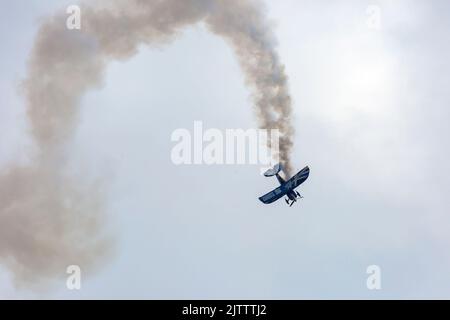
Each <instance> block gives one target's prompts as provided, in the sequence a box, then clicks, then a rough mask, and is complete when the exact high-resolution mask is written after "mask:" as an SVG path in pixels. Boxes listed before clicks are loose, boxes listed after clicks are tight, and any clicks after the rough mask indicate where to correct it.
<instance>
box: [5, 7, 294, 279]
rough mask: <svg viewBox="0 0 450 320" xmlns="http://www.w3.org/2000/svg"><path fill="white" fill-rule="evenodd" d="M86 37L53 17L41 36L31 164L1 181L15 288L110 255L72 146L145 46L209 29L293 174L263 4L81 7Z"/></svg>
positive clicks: (95, 192) (29, 98) (95, 190)
mask: <svg viewBox="0 0 450 320" xmlns="http://www.w3.org/2000/svg"><path fill="white" fill-rule="evenodd" d="M81 9H82V10H81V12H82V19H81V21H82V27H81V30H68V29H67V28H66V19H67V15H66V14H65V13H61V14H56V15H55V16H53V17H50V18H48V19H47V20H46V21H45V22H44V23H43V25H42V26H41V27H40V29H39V32H38V34H37V38H36V40H35V44H34V47H33V50H32V53H31V57H30V60H29V67H28V76H27V78H26V80H25V81H24V91H25V96H26V102H27V114H28V118H29V122H30V131H31V134H32V137H33V139H34V140H35V143H36V146H37V147H38V154H37V155H36V156H35V158H34V161H33V165H31V166H26V167H13V168H8V169H7V170H6V171H5V172H4V173H3V174H2V175H0V261H1V262H2V263H3V264H4V265H6V266H8V267H9V269H10V270H12V271H13V274H14V275H15V278H16V280H18V281H19V282H20V281H27V282H40V281H41V280H45V279H50V278H53V277H56V276H58V275H61V274H64V272H65V270H66V267H67V266H68V265H70V264H77V265H80V266H81V267H82V268H83V269H84V270H85V269H86V268H87V269H88V270H89V268H92V267H95V266H96V263H97V262H98V261H101V259H102V257H104V256H106V255H107V253H108V252H109V250H110V248H111V243H110V239H109V238H108V237H107V236H106V235H105V234H104V232H102V230H104V228H102V225H103V224H104V220H103V217H104V214H103V212H102V194H101V192H100V191H99V190H101V189H100V188H99V187H98V186H97V185H90V184H88V183H87V182H86V181H82V180H81V179H76V178H74V177H70V176H69V175H68V174H67V173H66V171H67V170H66V166H65V163H66V159H65V157H66V150H65V147H66V146H67V142H68V140H69V139H70V138H71V137H72V136H73V133H74V130H75V129H76V126H77V117H78V109H79V103H80V99H81V97H82V96H83V94H85V93H86V92H87V91H88V90H91V89H95V88H97V87H99V86H100V85H101V84H102V78H103V72H104V69H105V67H106V66H107V64H108V62H109V61H111V60H114V59H127V58H129V57H131V56H133V55H134V54H135V53H137V51H138V48H139V46H140V45H142V44H146V45H151V46H160V45H162V44H167V43H168V42H170V41H171V40H173V39H174V38H176V36H177V34H179V32H180V31H181V30H182V29H183V28H184V27H186V26H188V25H192V24H194V23H198V22H203V23H204V24H205V25H206V27H207V28H208V29H209V30H211V32H213V33H214V34H217V35H219V36H221V37H223V38H224V39H225V40H226V41H227V42H228V43H229V44H230V45H231V46H232V47H233V49H234V51H235V53H236V56H237V58H238V60H239V63H240V65H241V67H242V70H243V72H244V74H245V79H246V83H247V85H248V86H249V87H250V88H251V92H252V97H253V100H254V105H255V113H256V116H257V119H258V124H259V127H260V128H264V129H274V128H277V129H279V130H280V132H281V135H282V137H281V141H280V159H281V161H282V162H283V163H284V166H285V171H286V173H287V174H290V172H291V164H290V151H291V148H292V144H293V143H292V138H293V128H292V126H291V119H290V117H291V101H290V97H289V92H288V88H287V77H286V75H285V72H284V67H283V65H282V64H281V63H280V60H279V57H278V55H277V52H276V50H275V41H274V36H273V34H272V32H271V26H270V23H269V22H268V20H267V18H266V16H265V13H264V10H263V8H261V4H260V3H258V2H255V1H252V0H245V1H243V0H116V1H98V2H96V3H95V4H92V3H90V4H89V5H81Z"/></svg>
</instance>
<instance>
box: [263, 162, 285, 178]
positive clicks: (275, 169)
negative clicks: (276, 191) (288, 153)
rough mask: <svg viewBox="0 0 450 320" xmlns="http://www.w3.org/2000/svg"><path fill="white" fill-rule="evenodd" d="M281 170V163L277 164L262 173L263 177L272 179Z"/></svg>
mask: <svg viewBox="0 0 450 320" xmlns="http://www.w3.org/2000/svg"><path fill="white" fill-rule="evenodd" d="M281 170H283V167H282V166H281V163H278V164H276V165H274V167H273V168H270V169H269V170H267V171H266V172H264V176H265V177H273V176H274V175H276V174H277V173H279V172H280V171H281Z"/></svg>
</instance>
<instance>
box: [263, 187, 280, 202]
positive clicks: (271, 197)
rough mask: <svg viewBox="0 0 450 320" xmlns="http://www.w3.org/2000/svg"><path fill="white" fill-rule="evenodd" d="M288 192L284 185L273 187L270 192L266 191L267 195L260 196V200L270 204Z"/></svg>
mask: <svg viewBox="0 0 450 320" xmlns="http://www.w3.org/2000/svg"><path fill="white" fill-rule="evenodd" d="M286 193H287V190H286V188H284V186H279V187H278V188H276V189H273V190H272V191H270V192H269V193H266V194H265V195H263V196H262V197H260V198H259V200H261V202H263V203H265V204H269V203H272V202H274V201H277V200H278V199H280V198H281V197H282V196H284V195H285V194H286Z"/></svg>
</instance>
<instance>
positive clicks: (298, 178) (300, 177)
mask: <svg viewBox="0 0 450 320" xmlns="http://www.w3.org/2000/svg"><path fill="white" fill-rule="evenodd" d="M308 177H309V167H304V168H303V169H302V170H300V171H299V172H298V173H297V174H296V175H295V176H293V177H292V178H290V179H289V180H288V181H286V184H285V186H286V189H287V190H294V189H295V188H297V187H298V186H299V185H301V184H302V183H303V182H305V181H306V179H308Z"/></svg>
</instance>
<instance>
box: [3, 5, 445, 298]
mask: <svg viewBox="0 0 450 320" xmlns="http://www.w3.org/2000/svg"><path fill="white" fill-rule="evenodd" d="M64 2H67V1H57V0H52V1H50V0H48V1H36V0H34V1H28V0H19V1H6V0H3V1H2V2H1V3H0V18H1V19H0V39H1V43H2V51H1V53H0V55H1V59H0V70H1V72H0V97H1V98H0V128H1V135H0V168H1V167H4V166H6V164H7V163H11V162H12V163H14V162H18V161H23V160H24V159H26V151H27V150H28V149H27V146H28V145H29V142H28V140H27V136H26V125H27V124H26V120H25V118H24V106H23V100H22V98H21V96H20V93H19V91H18V84H19V83H20V80H21V79H23V78H24V77H25V66H26V60H27V57H28V54H29V51H30V48H31V46H32V43H33V37H34V35H35V33H36V28H37V26H38V20H39V19H40V17H42V16H43V15H45V14H48V13H52V12H54V11H55V10H56V9H57V8H60V7H61V6H63V4H64ZM67 3H70V2H67ZM267 5H268V13H269V16H270V17H271V18H272V19H273V20H274V21H275V22H276V25H275V33H276V35H277V37H278V40H279V52H280V55H281V57H282V60H283V62H284V63H285V64H286V68H287V73H288V75H289V78H290V88H291V93H292V97H293V101H294V108H295V127H296V130H297V132H296V145H295V150H294V165H295V166H296V169H301V168H302V167H303V166H304V165H309V166H310V168H311V175H310V178H309V180H308V181H307V182H306V183H305V184H304V185H302V186H301V187H300V188H299V191H300V192H301V193H302V194H303V195H304V196H305V198H304V199H302V200H301V202H300V203H297V204H296V205H294V206H293V207H292V208H290V209H289V208H288V207H287V206H286V204H285V203H284V202H283V201H279V203H275V204H273V205H271V206H265V205H263V204H261V203H260V202H259V201H258V199H257V197H258V196H260V195H261V194H263V193H265V192H266V191H269V190H270V189H271V188H272V187H274V186H275V185H276V181H274V180H270V179H265V178H263V177H261V176H260V175H259V167H256V166H174V165H173V164H172V163H171V161H170V150H171V148H172V146H173V145H174V144H173V143H171V141H170V135H171V133H172V131H173V130H175V129H177V128H188V129H192V127H193V122H194V121H195V120H202V121H203V122H204V126H205V127H214V128H221V129H225V128H244V129H247V128H253V127H255V121H254V118H253V114H252V107H251V100H250V99H249V91H248V90H247V88H246V87H245V86H244V81H243V76H242V73H241V71H240V70H239V68H238V65H237V62H236V59H235V57H234V56H233V53H232V52H231V49H230V48H228V47H227V46H226V44H225V43H224V41H223V40H222V39H220V38H217V37H216V36H213V35H211V34H209V33H208V32H207V31H206V30H205V29H204V28H203V27H202V26H201V25H199V26H194V27H191V28H189V29H187V30H185V32H184V34H183V35H182V36H181V37H180V38H179V39H178V40H177V41H175V42H174V43H173V44H171V45H169V46H167V47H165V48H163V49H158V50H151V49H149V48H142V49H141V50H140V53H139V54H138V55H137V56H135V57H134V58H132V59H131V60H129V61H126V62H120V63H112V64H111V65H110V66H109V68H108V72H107V77H106V79H105V85H104V87H103V88H102V89H101V90H99V91H95V92H90V93H89V94H88V95H86V96H85V97H84V100H83V107H82V113H81V119H80V125H79V128H78V131H77V135H76V137H74V140H73V141H72V142H71V143H72V144H73V148H72V149H71V150H72V151H71V152H72V153H73V154H72V164H71V165H72V166H75V167H83V168H84V170H85V172H86V175H88V176H92V177H105V176H108V177H110V180H108V181H110V183H109V185H108V199H109V200H108V203H107V204H106V206H107V208H108V214H109V222H110V226H109V228H111V229H112V230H113V233H114V234H115V235H116V238H117V240H116V250H115V252H116V253H115V255H114V256H113V257H112V258H111V260H110V261H109V262H108V263H106V264H105V265H104V266H103V268H102V269H100V270H98V271H97V272H96V273H95V274H93V275H90V276H89V277H88V278H87V279H86V278H83V284H82V290H80V291H68V290H67V289H65V280H64V279H63V280H62V281H61V283H60V285H59V286H58V284H57V285H56V286H55V288H52V289H51V290H49V291H47V292H39V293H33V292H29V291H27V290H26V289H16V288H14V287H13V285H12V283H11V281H10V276H9V275H8V272H7V270H5V269H1V268H0V297H4V298H22V297H43V298H225V299H226V298H294V299H295V298H375V299H377V298H444V297H445V298H449V297H450V286H449V283H450V272H448V270H449V267H450V256H449V254H448V249H447V248H448V244H449V243H450V238H449V236H448V230H449V227H450V217H449V216H448V215H449V210H448V208H449V205H448V203H447V201H446V200H447V199H446V197H447V194H448V193H449V192H450V183H449V169H448V158H449V154H448V146H449V141H448V139H449V138H448V137H449V131H450V130H449V129H448V126H447V123H448V119H449V109H448V102H449V101H450V91H449V90H448V83H449V77H450V76H449V74H450V62H449V60H448V56H449V44H448V41H447V39H448V34H447V32H448V31H447V30H449V27H450V19H449V14H450V13H449V12H450V3H449V2H448V1H433V6H431V2H430V4H428V2H425V1H414V0H398V1H387V0H386V1H367V2H366V1H360V0H358V1H356V0H355V1H345V2H344V1H340V2H337V1H333V2H332V1H325V0H323V1H298V0H282V1H276V2H275V1H272V2H270V3H267ZM368 5H378V6H379V7H380V8H381V29H380V30H373V29H370V28H368V27H367V24H366V20H367V15H366V8H367V6H368ZM173 92H176V95H174V94H173ZM371 264H376V265H379V266H380V267H381V270H382V289H381V290H379V291H369V290H368V289H367V288H366V278H367V274H366V272H365V271H366V268H367V266H369V265H371Z"/></svg>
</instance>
